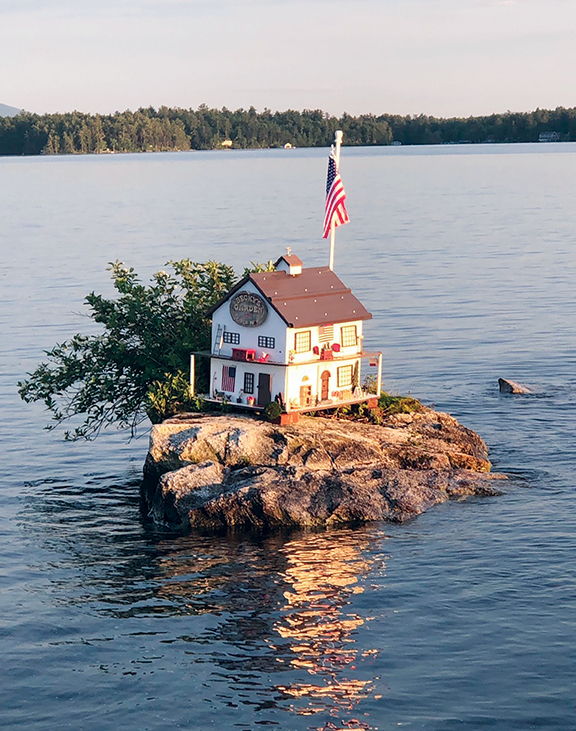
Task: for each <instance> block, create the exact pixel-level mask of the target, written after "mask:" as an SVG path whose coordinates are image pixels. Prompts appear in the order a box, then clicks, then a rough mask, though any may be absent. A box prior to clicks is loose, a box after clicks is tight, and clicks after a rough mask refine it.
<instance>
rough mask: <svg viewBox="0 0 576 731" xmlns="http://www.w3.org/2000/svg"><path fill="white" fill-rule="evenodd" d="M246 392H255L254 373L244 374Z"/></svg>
mask: <svg viewBox="0 0 576 731" xmlns="http://www.w3.org/2000/svg"><path fill="white" fill-rule="evenodd" d="M244 393H254V374H253V373H245V374H244Z"/></svg>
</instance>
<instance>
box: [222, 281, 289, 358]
mask: <svg viewBox="0 0 576 731" xmlns="http://www.w3.org/2000/svg"><path fill="white" fill-rule="evenodd" d="M238 291H239V292H251V293H252V294H257V295H259V296H260V297H262V295H261V294H260V292H259V291H258V289H257V288H256V287H255V286H254V284H252V282H247V283H246V284H245V285H244V286H243V287H242V288H241V289H239V290H238ZM262 299H264V301H266V300H265V298H264V297H262ZM266 304H267V305H268V317H267V318H266V321H265V322H264V323H263V324H262V325H260V326H259V327H243V326H242V325H238V324H236V323H235V322H234V320H233V319H232V317H231V315H230V300H227V301H226V302H224V303H223V304H222V305H221V306H220V307H219V308H218V309H217V310H216V312H214V314H213V315H212V353H213V354H214V343H215V340H216V334H217V332H218V327H219V326H221V327H223V328H224V329H225V331H226V332H229V333H238V335H239V336H240V342H239V343H238V344H237V345H236V344H233V343H223V344H222V350H221V351H220V353H218V355H222V356H225V357H228V358H231V357H232V348H243V349H245V350H255V351H256V359H258V358H260V357H261V356H262V355H263V354H264V353H269V360H270V361H273V362H275V363H286V362H287V352H286V334H285V333H286V323H285V322H284V320H283V319H282V318H281V317H280V315H278V313H277V312H276V311H275V310H274V309H273V308H272V306H271V305H270V303H269V302H266ZM259 337H265V338H274V341H275V342H274V344H275V347H274V348H270V347H265V346H262V345H259V344H258V338H259Z"/></svg>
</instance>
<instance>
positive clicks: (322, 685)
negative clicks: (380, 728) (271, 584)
mask: <svg viewBox="0 0 576 731" xmlns="http://www.w3.org/2000/svg"><path fill="white" fill-rule="evenodd" d="M347 533H348V532H347V531H343V532H342V533H340V532H339V533H338V536H337V539H335V536H334V535H333V534H316V535H307V536H305V537H304V538H302V539H300V540H295V541H290V542H289V543H288V544H286V546H285V548H284V552H285V554H286V558H287V560H288V566H287V568H286V570H285V572H284V578H285V580H286V582H287V583H288V584H290V585H291V586H290V588H289V589H287V590H286V591H285V592H284V597H285V599H286V604H285V606H284V608H283V616H282V618H281V619H280V620H278V621H277V622H276V624H275V627H274V628H275V630H276V632H277V633H278V634H279V635H280V637H281V638H282V639H283V640H285V641H288V642H289V643H290V644H289V649H290V651H291V653H292V655H293V656H292V657H291V659H290V660H289V663H290V665H291V666H292V667H293V668H295V669H304V670H306V671H307V672H308V674H309V675H311V676H314V677H313V678H311V679H310V682H293V683H290V684H289V685H285V686H278V688H279V690H281V691H282V692H283V693H284V694H285V695H286V696H288V697H291V698H294V699H296V698H307V699H308V700H309V704H308V706H306V707H305V708H301V709H300V710H297V712H298V713H317V712H321V711H325V710H327V709H330V710H333V711H335V712H337V711H339V710H340V711H342V710H346V711H350V710H352V709H353V708H354V706H355V704H356V703H357V702H358V701H360V700H361V699H362V698H366V697H367V696H368V695H369V694H370V692H371V690H372V681H373V678H363V677H358V673H357V672H356V670H357V668H356V666H355V665H354V663H358V661H359V660H362V659H364V658H369V657H370V656H372V655H375V654H376V650H370V649H368V650H364V651H363V652H362V653H361V654H360V655H359V650H358V647H357V645H356V641H355V639H354V637H353V634H354V632H355V631H356V630H358V629H359V628H360V627H361V626H362V625H363V624H364V623H365V622H366V621H367V620H369V617H365V616H361V615H360V614H358V613H356V612H352V611H346V608H347V605H348V604H349V603H350V601H351V597H352V596H353V595H354V594H358V593H362V592H363V589H362V588H361V587H360V586H359V583H358V581H359V578H360V577H362V576H365V575H366V574H367V572H368V571H369V569H370V568H371V562H369V561H368V560H366V558H364V556H363V551H364V550H365V549H367V548H368V540H367V539H366V540H365V541H362V539H361V537H360V535H358V533H354V535H352V532H350V535H347ZM354 675H356V676H357V677H353V676H354ZM354 728H356V726H354ZM358 728H359V727H358ZM362 728H369V727H368V726H362Z"/></svg>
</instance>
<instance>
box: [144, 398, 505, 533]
mask: <svg viewBox="0 0 576 731" xmlns="http://www.w3.org/2000/svg"><path fill="white" fill-rule="evenodd" d="M490 467H491V465H490V462H489V461H488V450H487V448H486V445H485V444H484V442H483V441H482V439H480V437H479V436H478V435H477V434H475V433H474V432H473V431H471V430H470V429H466V427H463V426H462V425H460V424H459V423H458V422H457V421H456V419H454V418H453V417H452V416H449V415H448V414H443V413H439V412H436V411H433V410H432V409H428V408H424V409H423V411H421V412H417V413H413V414H411V415H410V418H406V415H405V414H399V415H397V416H390V417H388V419H387V420H386V422H385V423H384V424H383V425H382V426H375V425H371V424H362V423H358V422H352V421H344V420H337V419H323V418H319V417H304V418H303V419H302V420H301V421H300V423H299V424H296V425H288V426H277V425H273V424H268V423H265V422H262V421H257V420H255V419H253V418H251V417H249V416H239V415H235V416H211V415H203V414H187V415H181V416H179V417H175V418H172V419H168V420H167V421H164V422H163V423H162V424H158V425H156V426H154V427H153V429H152V433H151V436H150V451H149V452H148V456H147V458H146V463H145V465H144V481H143V484H142V497H143V502H144V505H145V506H146V509H147V511H148V514H149V515H150V517H152V518H153V519H154V520H155V521H157V522H159V523H162V524H167V525H172V526H180V527H193V528H197V529H200V530H204V531H206V530H207V531H218V530H222V529H229V528H234V529H237V528H254V527H255V528H260V529H268V528H275V527H280V526H297V525H299V526H319V527H320V526H330V525H337V524H345V523H348V524H349V523H361V522H367V521H373V520H390V521H395V522H400V521H404V520H407V519H408V518H412V517H414V516H416V515H419V514H420V513H422V512H424V511H425V510H426V509H427V508H429V507H431V506H432V505H435V504H436V503H441V502H444V501H446V500H448V499H449V498H451V497H457V498H460V497H463V496H466V495H499V494H501V493H500V492H499V491H498V490H495V489H494V488H493V487H492V486H491V485H490V481H491V480H493V479H495V478H497V477H502V476H501V475H490V474H488V473H489V471H490Z"/></svg>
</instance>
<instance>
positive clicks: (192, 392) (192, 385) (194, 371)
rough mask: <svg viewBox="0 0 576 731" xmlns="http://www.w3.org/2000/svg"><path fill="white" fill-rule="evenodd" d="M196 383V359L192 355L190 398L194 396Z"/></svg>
mask: <svg viewBox="0 0 576 731" xmlns="http://www.w3.org/2000/svg"><path fill="white" fill-rule="evenodd" d="M195 381H196V358H195V356H194V354H193V353H190V396H194V387H195V385H196V384H195Z"/></svg>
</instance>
